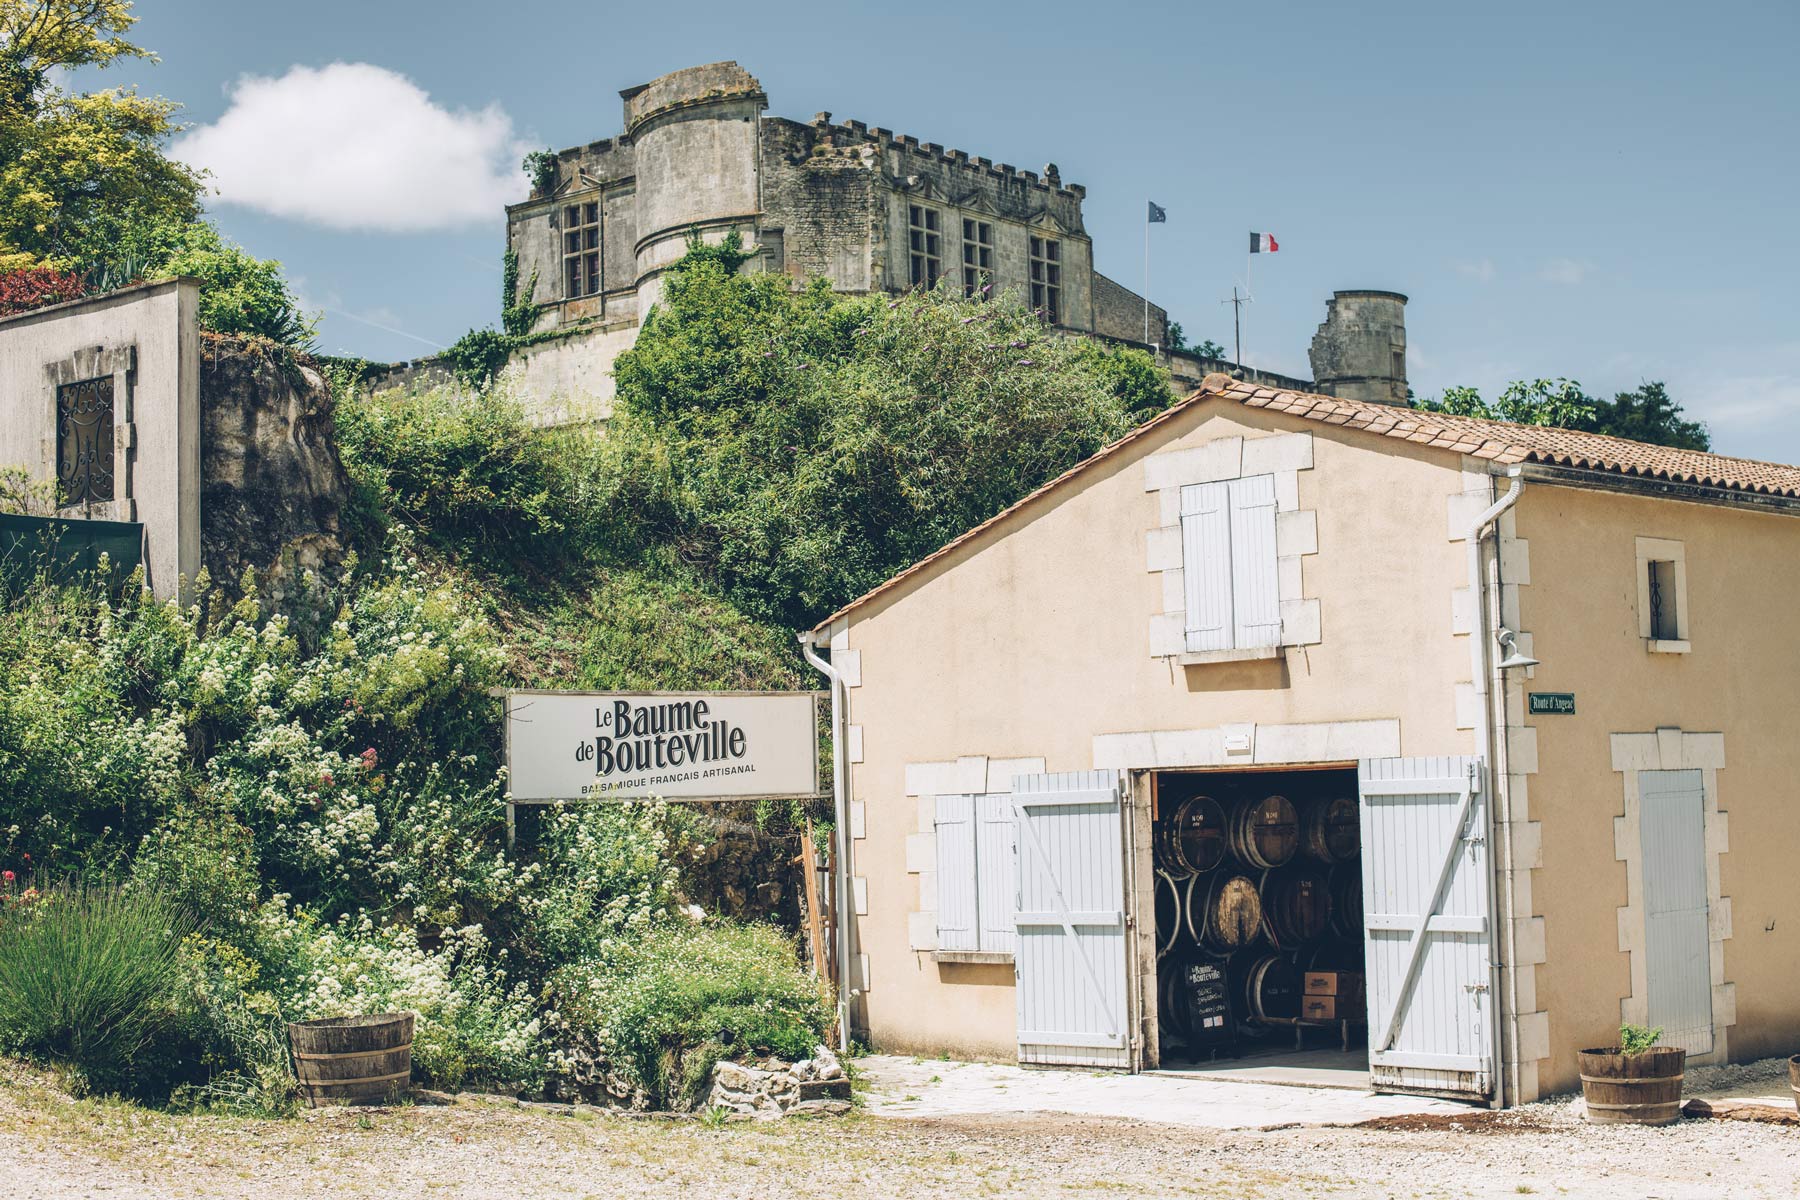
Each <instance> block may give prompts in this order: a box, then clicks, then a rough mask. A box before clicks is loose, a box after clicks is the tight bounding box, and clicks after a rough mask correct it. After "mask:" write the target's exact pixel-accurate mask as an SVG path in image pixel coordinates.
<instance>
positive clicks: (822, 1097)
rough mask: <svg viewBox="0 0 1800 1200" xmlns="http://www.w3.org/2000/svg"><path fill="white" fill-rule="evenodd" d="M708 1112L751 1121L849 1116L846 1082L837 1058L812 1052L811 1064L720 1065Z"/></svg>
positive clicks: (824, 1051) (808, 1061)
mask: <svg viewBox="0 0 1800 1200" xmlns="http://www.w3.org/2000/svg"><path fill="white" fill-rule="evenodd" d="M706 1107H707V1108H712V1109H722V1110H724V1111H725V1112H727V1113H733V1114H738V1115H742V1116H750V1117H781V1116H786V1115H787V1114H789V1113H827V1114H841V1113H846V1112H849V1111H850V1080H849V1078H848V1077H847V1076H846V1075H845V1074H844V1068H843V1065H842V1064H841V1063H839V1062H838V1057H837V1055H835V1054H833V1053H832V1052H831V1051H830V1050H829V1049H827V1048H826V1047H824V1046H818V1047H815V1048H814V1050H813V1056H812V1057H811V1058H805V1059H801V1060H800V1061H799V1062H794V1063H790V1062H783V1061H782V1060H781V1059H778V1058H770V1059H764V1060H763V1061H761V1062H753V1063H737V1062H722V1063H720V1064H718V1066H716V1067H714V1068H713V1085H712V1094H711V1095H709V1096H708V1097H707V1099H706Z"/></svg>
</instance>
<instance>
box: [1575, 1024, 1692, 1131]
mask: <svg viewBox="0 0 1800 1200" xmlns="http://www.w3.org/2000/svg"><path fill="white" fill-rule="evenodd" d="M1662 1032H1663V1031H1662V1030H1661V1029H1646V1028H1644V1027H1643V1026H1642V1025H1630V1024H1626V1025H1621V1026H1619V1044H1618V1045H1617V1046H1606V1047H1602V1048H1600V1049H1595V1050H1583V1051H1581V1052H1580V1053H1579V1054H1577V1055H1576V1058H1577V1059H1578V1061H1579V1062H1580V1064H1581V1095H1582V1098H1583V1099H1584V1100H1586V1101H1587V1119H1588V1120H1590V1121H1593V1122H1595V1123H1596V1124H1601V1125H1673V1124H1674V1123H1675V1122H1677V1121H1679V1120H1681V1077H1682V1073H1683V1071H1684V1070H1685V1069H1686V1066H1687V1051H1686V1050H1683V1049H1680V1048H1679V1047H1676V1046H1659V1045H1657V1044H1656V1043H1657V1042H1658V1041H1660V1040H1661V1039H1662Z"/></svg>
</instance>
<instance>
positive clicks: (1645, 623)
mask: <svg viewBox="0 0 1800 1200" xmlns="http://www.w3.org/2000/svg"><path fill="white" fill-rule="evenodd" d="M1637 593H1638V636H1639V637H1641V638H1643V639H1644V646H1645V649H1647V650H1649V651H1650V653H1652V654H1685V653H1687V650H1688V638H1689V636H1690V635H1689V632H1688V629H1689V625H1690V623H1691V622H1690V614H1689V612H1688V590H1687V546H1686V545H1685V544H1684V543H1682V542H1676V541H1670V540H1669V539H1667V538H1648V537H1641V538H1638V539H1637Z"/></svg>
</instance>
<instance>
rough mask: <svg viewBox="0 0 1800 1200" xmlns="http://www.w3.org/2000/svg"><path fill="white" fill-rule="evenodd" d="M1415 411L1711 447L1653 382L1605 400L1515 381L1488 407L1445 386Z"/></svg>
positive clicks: (1472, 394) (1550, 382)
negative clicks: (1441, 392) (1433, 397)
mask: <svg viewBox="0 0 1800 1200" xmlns="http://www.w3.org/2000/svg"><path fill="white" fill-rule="evenodd" d="M1414 407H1416V408H1420V409H1424V410H1426V411H1428V412H1442V413H1451V414H1454V415H1457V416H1465V417H1487V418H1490V419H1492V420H1499V421H1512V422H1514V423H1516V424H1520V425H1554V426H1556V427H1558V428H1561V429H1576V430H1580V431H1582V432H1585V433H1604V434H1608V435H1610V436H1612V437H1621V438H1630V439H1631V440H1633V441H1637V442H1650V443H1653V444H1655V445H1660V446H1677V447H1680V448H1682V449H1685V450H1709V449H1711V448H1712V438H1711V435H1710V434H1708V433H1707V430H1706V426H1705V425H1703V424H1701V423H1700V422H1698V421H1689V420H1684V419H1683V418H1682V415H1681V413H1682V408H1681V405H1679V404H1677V403H1675V402H1674V401H1673V400H1671V399H1669V393H1668V390H1667V389H1666V388H1665V387H1664V386H1663V385H1662V384H1661V383H1657V382H1650V383H1645V384H1643V385H1642V386H1640V387H1639V388H1638V389H1637V390H1636V391H1631V392H1619V393H1617V394H1615V395H1614V397H1613V398H1612V400H1610V401H1608V400H1599V399H1596V398H1594V397H1592V396H1589V395H1588V394H1587V393H1585V392H1584V391H1582V388H1581V385H1580V384H1579V383H1577V382H1575V381H1574V380H1573V379H1531V380H1525V379H1519V380H1514V381H1513V382H1512V383H1509V384H1507V385H1506V388H1505V389H1504V390H1503V391H1502V392H1501V393H1500V398H1499V400H1497V401H1495V402H1494V403H1492V404H1490V403H1488V402H1487V401H1486V400H1483V399H1482V398H1481V393H1480V392H1479V391H1477V390H1476V389H1475V388H1472V387H1449V388H1445V389H1444V392H1443V395H1441V396H1439V397H1438V398H1437V399H1435V400H1434V399H1429V398H1427V399H1423V400H1416V401H1415V403H1414Z"/></svg>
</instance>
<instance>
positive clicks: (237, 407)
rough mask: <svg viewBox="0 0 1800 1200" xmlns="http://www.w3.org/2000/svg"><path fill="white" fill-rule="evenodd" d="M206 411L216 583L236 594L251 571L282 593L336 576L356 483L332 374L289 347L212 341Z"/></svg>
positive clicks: (204, 516) (203, 460) (204, 519)
mask: <svg viewBox="0 0 1800 1200" xmlns="http://www.w3.org/2000/svg"><path fill="white" fill-rule="evenodd" d="M200 411H201V418H202V419H201V427H200V478H201V488H200V514H201V547H202V560H203V562H204V564H205V566H206V569H207V572H208V573H209V574H210V575H211V576H212V577H213V580H214V581H215V582H217V583H221V584H224V585H227V586H228V587H229V586H233V585H235V584H236V583H237V581H238V580H239V578H240V577H241V576H242V575H243V572H244V569H245V568H246V567H250V568H254V569H255V570H256V571H257V573H258V575H259V576H260V577H261V578H262V582H263V585H264V587H265V588H267V589H274V590H275V591H276V592H278V593H279V592H280V591H281V590H282V589H284V588H286V587H287V586H288V585H289V584H290V583H291V582H293V581H294V580H296V579H297V578H298V576H299V575H300V574H301V573H302V572H306V571H312V572H315V573H317V574H318V575H320V576H321V577H322V578H324V577H328V576H329V575H330V574H332V573H335V571H336V570H337V569H338V568H339V567H341V566H342V564H343V561H344V556H345V553H346V550H347V546H346V544H345V535H344V531H343V528H342V518H343V512H344V508H345V506H346V505H347V504H348V503H349V497H350V479H349V476H348V475H346V474H345V472H344V466H343V462H342V460H341V459H340V458H339V457H338V448H337V439H336V436H335V434H334V432H333V427H332V418H331V394H330V391H329V389H328V388H327V386H326V384H325V380H324V378H323V376H321V375H320V374H319V372H318V371H317V369H315V368H314V367H313V366H312V365H311V364H310V363H307V362H304V361H302V360H300V359H297V358H295V357H294V356H293V355H292V354H291V353H289V352H288V351H287V350H284V349H282V348H280V347H276V346H271V345H268V344H266V343H259V342H254V341H250V340H247V339H244V338H234V337H221V336H219V335H216V334H205V335H203V336H202V338H201V342H200ZM275 598H276V599H277V600H279V599H280V596H279V595H277V596H276V597H275Z"/></svg>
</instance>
